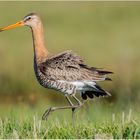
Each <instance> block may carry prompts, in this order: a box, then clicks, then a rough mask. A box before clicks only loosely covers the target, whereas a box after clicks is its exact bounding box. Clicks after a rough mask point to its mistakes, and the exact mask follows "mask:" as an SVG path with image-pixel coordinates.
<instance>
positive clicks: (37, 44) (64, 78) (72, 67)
mask: <svg viewBox="0 0 140 140" xmlns="http://www.w3.org/2000/svg"><path fill="white" fill-rule="evenodd" d="M20 26H28V27H30V28H31V32H32V38H33V48H34V71H35V75H36V78H37V80H38V82H39V83H40V85H42V86H43V87H45V88H48V89H53V90H56V91H59V93H62V94H63V95H64V97H65V98H66V100H67V101H68V104H69V105H68V106H62V107H50V108H49V109H47V110H46V111H45V112H44V114H43V116H42V119H43V120H47V119H48V116H49V114H50V113H51V112H53V111H55V110H60V109H71V110H72V121H73V123H74V112H75V110H76V109H77V108H80V107H81V106H83V104H84V102H83V101H84V100H87V99H88V98H90V99H93V98H94V97H100V96H103V97H104V96H111V94H110V93H109V92H107V91H106V90H104V89H102V88H101V87H100V86H99V85H98V84H97V82H99V81H111V78H109V77H108V76H107V75H108V74H112V73H113V72H111V71H106V70H103V69H100V68H96V67H91V66H88V65H87V64H86V63H85V61H84V60H83V59H82V58H81V57H80V56H79V55H77V54H76V53H74V52H73V51H72V50H67V51H64V52H61V53H58V54H52V53H50V52H49V51H48V49H47V48H46V47H45V42H44V33H43V24H42V20H41V17H40V16H39V15H38V14H36V13H30V14H28V15H26V16H25V17H24V18H23V20H21V21H19V22H16V23H15V24H12V25H9V26H7V27H4V28H0V32H2V31H5V30H9V29H12V28H16V27H20ZM78 94H79V95H80V97H81V98H80V99H79V98H78V97H77V95H78ZM71 99H73V100H75V104H74V103H73V102H72V100H71Z"/></svg>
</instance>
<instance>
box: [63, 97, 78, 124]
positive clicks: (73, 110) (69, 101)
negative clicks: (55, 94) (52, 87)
mask: <svg viewBox="0 0 140 140" xmlns="http://www.w3.org/2000/svg"><path fill="white" fill-rule="evenodd" d="M65 96H66V99H67V101H68V103H69V104H70V105H71V106H74V105H73V103H72V102H71V100H70V99H69V97H68V96H67V95H65ZM75 109H76V108H72V125H73V126H74V112H75Z"/></svg>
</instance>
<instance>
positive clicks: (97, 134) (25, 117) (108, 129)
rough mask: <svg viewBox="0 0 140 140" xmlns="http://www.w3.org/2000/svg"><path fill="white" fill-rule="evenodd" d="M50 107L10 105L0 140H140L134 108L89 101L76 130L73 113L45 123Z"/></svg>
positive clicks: (0, 123) (0, 124)
mask: <svg viewBox="0 0 140 140" xmlns="http://www.w3.org/2000/svg"><path fill="white" fill-rule="evenodd" d="M48 104H49V105H48ZM48 104H47V105H48V106H45V104H41V103H39V104H38V105H37V106H35V107H30V106H27V105H26V104H18V106H17V105H15V106H14V105H13V106H11V105H10V106H6V109H7V110H5V111H3V113H4V114H1V119H0V138H24V139H25V138H40V139H42V138H53V139H55V138H57V139H58V138H60V139H64V138H65V139H72V138H75V139H80V138H90V139H92V138H96V139H101V138H107V139H108V138H125V139H133V138H140V122H139V114H138V113H136V112H137V110H134V109H133V108H132V109H127V108H126V109H125V108H124V109H125V110H123V109H122V110H121V109H120V108H118V105H117V106H116V105H115V106H112V105H108V104H106V103H99V101H98V100H96V101H94V102H93V103H91V102H88V103H85V106H84V107H82V108H81V109H78V110H77V111H76V113H75V126H74V127H73V126H72V120H71V111H70V110H67V111H66V110H65V111H64V110H61V111H56V112H53V113H52V114H50V116H49V118H48V120H47V121H42V120H41V116H42V114H43V112H44V111H45V109H46V108H48V107H49V106H51V104H50V103H48ZM54 104H55V103H54ZM56 106H58V105H57V104H56ZM1 108H2V107H1ZM4 108H5V106H4ZM135 109H136V108H135Z"/></svg>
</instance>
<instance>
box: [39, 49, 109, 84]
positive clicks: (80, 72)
mask: <svg viewBox="0 0 140 140" xmlns="http://www.w3.org/2000/svg"><path fill="white" fill-rule="evenodd" d="M39 68H40V71H41V72H42V73H43V74H45V76H47V77H48V78H50V79H53V80H66V81H103V80H105V79H106V74H110V73H111V72H108V71H101V70H98V69H97V68H93V67H88V66H87V65H86V64H85V63H84V61H83V60H82V59H81V58H80V57H79V56H78V55H76V54H75V53H73V52H72V51H65V52H62V53H60V54H57V55H54V56H51V57H49V58H48V59H47V60H46V61H45V62H43V63H41V64H40V66H39Z"/></svg>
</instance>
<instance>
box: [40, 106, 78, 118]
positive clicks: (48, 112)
mask: <svg viewBox="0 0 140 140" xmlns="http://www.w3.org/2000/svg"><path fill="white" fill-rule="evenodd" d="M78 107H79V106H75V105H74V106H71V105H70V106H63V107H50V108H49V109H48V110H46V111H45V113H44V114H43V116H42V120H47V118H48V116H49V114H50V113H51V112H53V111H55V110H60V109H72V108H78Z"/></svg>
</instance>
